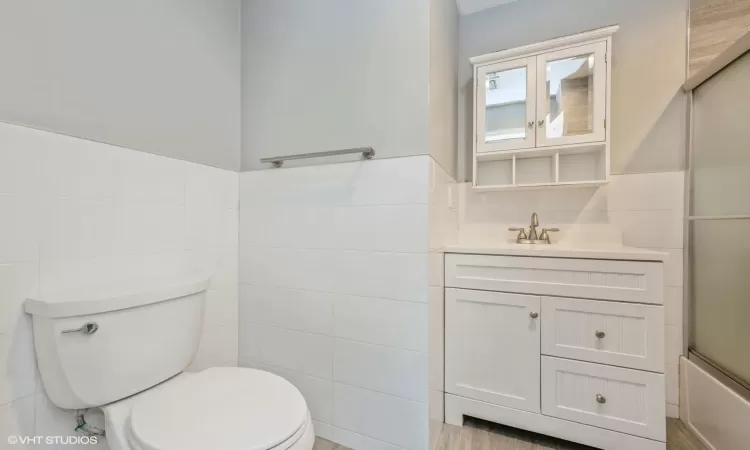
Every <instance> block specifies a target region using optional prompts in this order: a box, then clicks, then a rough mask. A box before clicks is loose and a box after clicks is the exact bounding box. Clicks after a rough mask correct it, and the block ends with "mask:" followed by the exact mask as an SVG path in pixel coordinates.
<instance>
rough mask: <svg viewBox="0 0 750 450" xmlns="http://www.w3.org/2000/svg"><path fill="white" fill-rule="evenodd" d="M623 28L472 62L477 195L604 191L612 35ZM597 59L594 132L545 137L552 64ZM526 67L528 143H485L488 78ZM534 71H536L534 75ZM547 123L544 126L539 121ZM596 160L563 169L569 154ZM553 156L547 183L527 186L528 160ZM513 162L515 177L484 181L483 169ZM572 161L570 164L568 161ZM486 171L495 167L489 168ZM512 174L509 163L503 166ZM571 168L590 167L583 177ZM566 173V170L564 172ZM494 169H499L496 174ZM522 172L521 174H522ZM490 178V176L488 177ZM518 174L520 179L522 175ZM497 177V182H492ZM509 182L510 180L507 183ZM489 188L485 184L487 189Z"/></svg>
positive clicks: (474, 59)
mask: <svg viewBox="0 0 750 450" xmlns="http://www.w3.org/2000/svg"><path fill="white" fill-rule="evenodd" d="M618 29H619V26H617V25H615V26H610V27H605V28H600V29H596V30H592V31H587V32H584V33H579V34H575V35H571V36H565V37H561V38H557V39H552V40H549V41H545V42H539V43H536V44H531V45H526V46H523V47H517V48H513V49H509V50H502V51H499V52H495V53H490V54H487V55H481V56H475V57H473V58H471V59H470V62H471V63H472V64H473V65H474V108H473V120H474V126H473V134H474V137H473V141H472V144H473V145H472V146H473V149H472V153H473V163H472V167H473V183H472V187H473V188H474V189H478V190H505V189H537V188H546V187H551V186H599V185H602V184H606V183H607V182H609V179H610V137H611V134H612V133H611V124H610V123H609V120H608V118H609V117H610V111H611V107H612V105H611V90H612V83H611V78H612V70H611V67H612V64H611V59H612V58H611V53H612V35H613V34H614V33H615V32H616V31H617V30H618ZM584 54H593V55H594V58H595V65H594V77H593V78H594V86H593V90H594V92H593V95H594V102H593V118H592V120H593V130H592V132H591V133H586V134H580V135H573V136H561V137H556V138H548V137H547V135H546V125H547V118H546V116H547V113H548V111H547V110H548V100H547V99H546V97H547V95H546V91H547V86H546V84H547V77H546V69H547V67H546V66H547V62H548V61H555V60H558V59H565V58H569V57H572V56H579V55H584ZM519 67H526V68H527V85H526V90H527V98H526V132H527V133H529V131H533V133H532V134H534V136H533V137H532V136H530V135H529V134H527V135H526V136H525V138H523V139H508V140H503V141H495V142H486V136H485V134H486V133H485V132H486V130H485V116H486V87H485V83H486V75H487V73H492V72H495V71H498V70H508V69H512V68H519ZM532 69H533V70H532ZM542 120H543V121H544V122H540V121H542ZM580 154H583V155H591V156H590V158H588V160H587V161H586V164H584V165H580V164H578V165H575V164H574V165H570V164H567V165H566V164H562V163H561V159H563V158H566V157H568V155H580ZM545 156H551V157H552V160H553V161H554V170H553V171H552V173H553V174H554V176H549V177H548V179H544V180H534V181H528V182H525V181H523V178H524V177H522V176H520V173H525V172H523V171H522V169H523V167H524V161H523V160H524V159H527V158H538V157H545ZM503 160H509V161H510V163H509V164H510V165H511V169H510V171H509V173H511V174H512V177H511V176H507V177H500V180H502V181H495V182H494V183H493V182H490V183H487V182H483V181H481V180H479V179H478V178H479V176H478V175H479V170H478V165H480V164H491V163H493V162H494V161H503ZM569 160H570V159H568V161H569ZM484 167H490V166H489V165H488V166H484ZM497 167H504V169H503V170H508V169H507V167H508V163H506V164H504V165H502V164H501V165H498V166H497ZM571 167H573V168H575V167H586V169H585V171H586V172H584V173H581V172H580V170H575V169H571ZM563 169H565V170H563ZM492 170H495V169H492ZM519 171H520V172H519ZM484 173H485V174H487V172H484ZM517 175H518V176H517ZM490 178H492V177H490ZM505 180H508V181H507V182H506V181H505ZM483 183H484V184H483Z"/></svg>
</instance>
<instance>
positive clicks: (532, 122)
mask: <svg viewBox="0 0 750 450" xmlns="http://www.w3.org/2000/svg"><path fill="white" fill-rule="evenodd" d="M529 128H534V121H533V120H532V121H531V122H529Z"/></svg>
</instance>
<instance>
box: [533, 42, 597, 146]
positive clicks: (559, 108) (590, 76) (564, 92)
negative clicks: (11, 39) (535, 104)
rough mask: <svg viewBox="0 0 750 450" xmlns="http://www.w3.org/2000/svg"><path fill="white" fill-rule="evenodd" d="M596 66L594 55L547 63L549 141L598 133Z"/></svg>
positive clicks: (547, 133)
mask: <svg viewBox="0 0 750 450" xmlns="http://www.w3.org/2000/svg"><path fill="white" fill-rule="evenodd" d="M595 64H597V61H596V58H595V57H594V55H593V54H585V55H580V56H574V57H572V58H565V59H559V60H555V61H548V62H547V65H546V68H545V69H546V70H545V72H546V77H547V97H546V101H547V111H548V112H547V116H546V117H545V120H546V122H547V123H546V127H545V130H546V135H547V138H549V139H554V138H560V137H564V136H579V135H583V134H591V133H593V132H594V65H595Z"/></svg>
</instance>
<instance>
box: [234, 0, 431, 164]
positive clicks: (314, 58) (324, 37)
mask: <svg viewBox="0 0 750 450" xmlns="http://www.w3.org/2000/svg"><path fill="white" fill-rule="evenodd" d="M428 9H429V5H428V2H427V1H426V0H425V1H416V0H409V1H404V0H378V1H371V0H315V1H310V0H245V1H244V2H243V14H242V20H243V22H242V24H243V30H242V34H243V48H242V54H243V74H242V80H243V85H242V91H243V92H242V170H253V169H263V168H268V167H269V165H268V164H261V163H260V161H259V160H260V158H263V157H267V156H276V155H285V154H295V153H307V152H316V151H323V150H332V149H340V148H351V147H360V146H372V147H374V148H375V151H376V152H377V155H376V157H377V158H387V157H397V156H410V155H424V154H428V153H429V149H428V106H429V105H428V70H429V69H428V62H429V49H428V33H429V14H428V13H429V11H428ZM356 158H357V156H348V157H338V158H335V159H334V158H320V159H315V160H305V161H302V162H297V163H296V164H304V165H309V164H321V163H330V162H333V161H340V160H344V161H351V160H355V159H356ZM294 165H295V162H290V163H285V167H290V166H294Z"/></svg>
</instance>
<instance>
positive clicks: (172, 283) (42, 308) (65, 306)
mask: <svg viewBox="0 0 750 450" xmlns="http://www.w3.org/2000/svg"><path fill="white" fill-rule="evenodd" d="M209 285H210V279H208V278H206V277H188V278H180V279H169V280H145V281H137V282H126V283H117V284H111V285H99V286H87V287H85V288H79V289H71V290H67V291H61V292H55V293H50V294H44V295H32V296H29V298H27V299H26V301H25V302H24V309H25V311H26V312H27V313H29V314H32V315H38V316H43V317H49V318H56V317H75V316H85V315H88V314H98V313H103V312H108V311H116V310H119V309H126V308H134V307H136V306H143V305H148V304H151V303H159V302H163V301H167V300H172V299H175V298H180V297H185V296H187V295H192V294H197V293H199V292H203V291H205V290H207V289H208V287H209Z"/></svg>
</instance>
